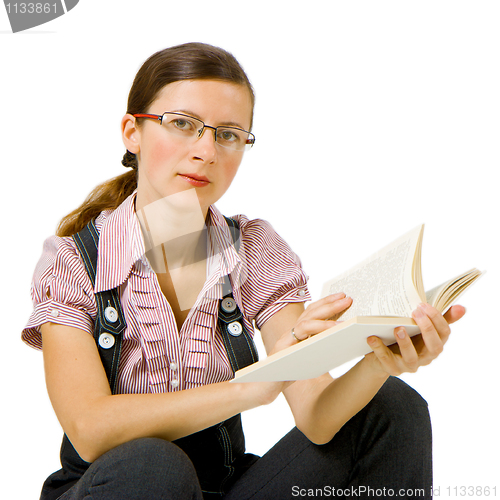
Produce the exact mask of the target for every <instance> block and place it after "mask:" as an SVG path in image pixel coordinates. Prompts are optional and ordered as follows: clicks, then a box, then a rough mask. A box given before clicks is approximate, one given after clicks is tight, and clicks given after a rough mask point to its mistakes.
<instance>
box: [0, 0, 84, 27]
mask: <svg viewBox="0 0 500 500" xmlns="http://www.w3.org/2000/svg"><path fill="white" fill-rule="evenodd" d="M79 1H80V0H50V1H34V2H30V1H27V2H19V1H16V0H3V3H4V4H5V9H6V11H7V16H8V17H9V22H10V27H11V28H12V32H13V33H17V32H18V31H23V30H27V29H30V28H33V27H35V26H40V24H45V23H48V22H49V21H52V20H53V19H55V18H56V17H60V16H62V15H63V14H66V12H68V11H70V10H71V9H72V8H73V7H74V6H75V5H76V4H77V3H78V2H79Z"/></svg>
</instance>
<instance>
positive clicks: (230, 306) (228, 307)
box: [220, 297, 236, 313]
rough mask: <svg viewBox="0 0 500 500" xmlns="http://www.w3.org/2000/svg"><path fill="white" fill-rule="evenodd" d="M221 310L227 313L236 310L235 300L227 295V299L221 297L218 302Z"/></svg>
mask: <svg viewBox="0 0 500 500" xmlns="http://www.w3.org/2000/svg"><path fill="white" fill-rule="evenodd" d="M220 305H221V307H222V310H223V311H224V312H227V313H232V312H233V311H234V310H236V301H235V300H234V299H232V298H231V297H227V299H223V300H222V302H221V303H220Z"/></svg>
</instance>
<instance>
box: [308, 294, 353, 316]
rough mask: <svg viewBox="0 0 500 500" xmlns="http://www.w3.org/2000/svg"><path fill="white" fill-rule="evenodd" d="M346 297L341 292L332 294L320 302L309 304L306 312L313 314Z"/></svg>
mask: <svg viewBox="0 0 500 500" xmlns="http://www.w3.org/2000/svg"><path fill="white" fill-rule="evenodd" d="M345 297H346V294H345V293H343V292H339V293H334V294H332V295H327V296H326V297H323V298H322V299H320V300H316V301H315V302H311V303H310V304H309V305H308V306H307V308H306V312H308V313H311V314H315V313H316V311H317V310H318V309H321V308H324V307H325V306H328V305H330V304H332V303H334V302H335V301H337V300H342V299H344V298H345Z"/></svg>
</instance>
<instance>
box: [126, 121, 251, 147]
mask: <svg viewBox="0 0 500 500" xmlns="http://www.w3.org/2000/svg"><path fill="white" fill-rule="evenodd" d="M133 116H135V117H136V118H152V119H154V120H158V122H159V123H160V125H163V126H164V127H165V128H166V129H167V131H168V132H170V133H171V134H173V135H176V136H178V137H184V138H185V139H199V138H200V137H201V136H202V135H203V132H204V131H205V129H206V128H210V129H212V130H213V131H214V138H215V142H216V143H217V144H218V145H219V146H222V147H224V148H228V149H232V150H235V151H248V150H249V149H250V148H251V147H252V146H253V145H254V143H255V136H254V135H253V134H252V133H251V132H247V131H246V130H243V129H241V128H237V127H225V126H219V127H211V126H210V125H205V123H204V122H202V121H201V120H199V119H198V118H194V117H192V116H189V115H184V114H182V113H170V112H167V113H163V114H162V115H151V114H144V113H138V114H135V115H133Z"/></svg>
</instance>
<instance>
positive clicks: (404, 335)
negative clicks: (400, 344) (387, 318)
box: [396, 328, 406, 339]
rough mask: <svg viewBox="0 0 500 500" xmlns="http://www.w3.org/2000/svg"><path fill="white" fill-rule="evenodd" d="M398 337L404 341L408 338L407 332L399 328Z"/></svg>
mask: <svg viewBox="0 0 500 500" xmlns="http://www.w3.org/2000/svg"><path fill="white" fill-rule="evenodd" d="M396 335H397V336H398V337H399V338H400V339H404V338H405V337H406V331H405V329H404V328H399V329H398V330H397V331H396Z"/></svg>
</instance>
